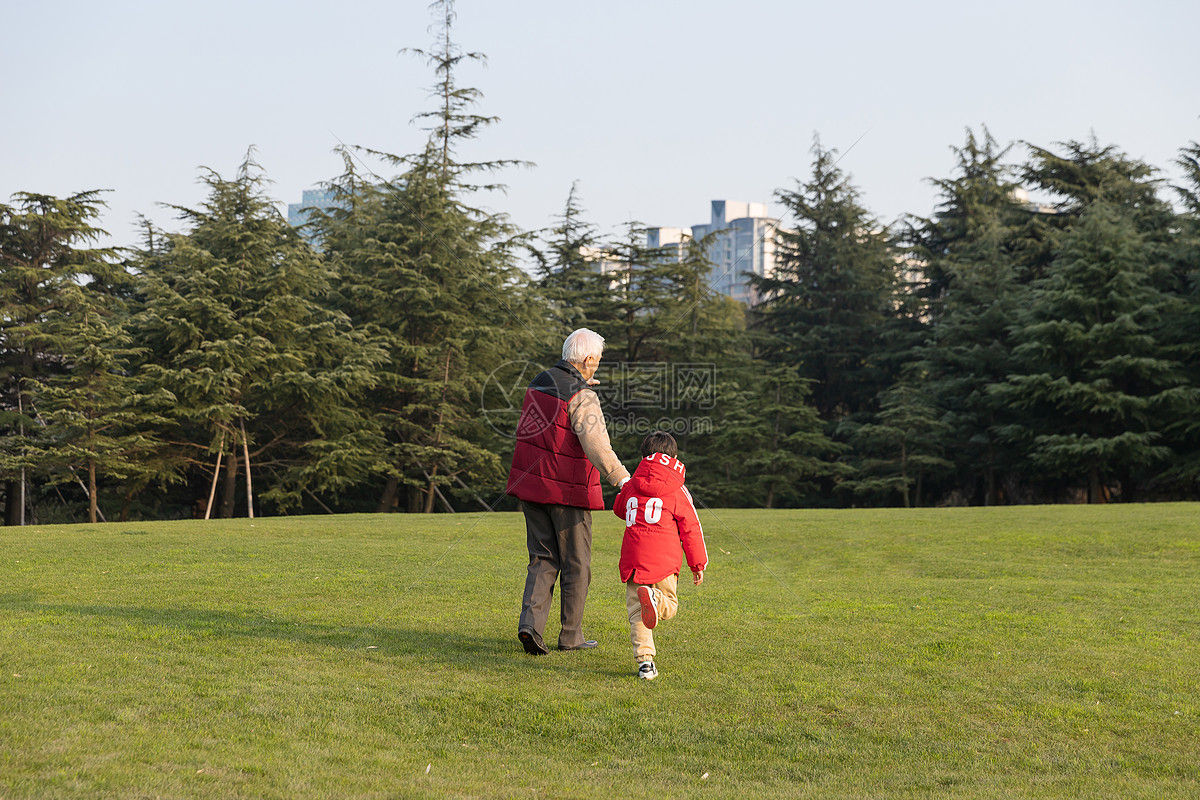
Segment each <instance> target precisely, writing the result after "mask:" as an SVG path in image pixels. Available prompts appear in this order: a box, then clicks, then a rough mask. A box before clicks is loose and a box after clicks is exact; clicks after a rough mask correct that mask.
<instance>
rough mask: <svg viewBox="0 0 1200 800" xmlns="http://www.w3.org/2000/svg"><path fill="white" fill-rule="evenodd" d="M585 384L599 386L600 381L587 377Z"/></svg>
mask: <svg viewBox="0 0 1200 800" xmlns="http://www.w3.org/2000/svg"><path fill="white" fill-rule="evenodd" d="M587 385H588V386H599V385H600V381H598V380H596V379H595V378H588V379H587Z"/></svg>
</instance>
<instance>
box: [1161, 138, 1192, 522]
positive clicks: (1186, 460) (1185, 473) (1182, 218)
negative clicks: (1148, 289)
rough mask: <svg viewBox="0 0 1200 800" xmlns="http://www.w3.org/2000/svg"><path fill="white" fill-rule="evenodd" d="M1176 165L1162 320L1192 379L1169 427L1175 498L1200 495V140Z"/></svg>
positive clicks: (1168, 476) (1169, 474)
mask: <svg viewBox="0 0 1200 800" xmlns="http://www.w3.org/2000/svg"><path fill="white" fill-rule="evenodd" d="M1175 164H1176V165H1177V166H1178V167H1179V168H1180V170H1181V171H1182V172H1183V181H1182V182H1181V183H1180V184H1179V185H1177V186H1175V187H1174V188H1175V191H1176V193H1177V195H1178V197H1179V201H1180V206H1181V212H1180V214H1179V216H1178V217H1177V219H1176V225H1175V228H1174V236H1173V237H1172V248H1171V252H1170V260H1171V279H1170V288H1171V303H1170V307H1169V309H1168V310H1167V312H1166V313H1165V314H1164V315H1163V320H1162V337H1163V341H1164V342H1165V344H1166V346H1167V347H1168V349H1169V352H1170V353H1171V354H1172V356H1173V357H1174V358H1175V359H1177V360H1178V361H1179V362H1180V364H1181V365H1182V368H1183V371H1184V375H1185V376H1186V383H1185V384H1184V385H1183V386H1181V387H1179V388H1178V389H1177V390H1176V392H1175V397H1174V398H1173V402H1172V404H1171V411H1170V419H1171V422H1170V424H1169V425H1168V427H1167V437H1168V442H1169V444H1170V445H1171V447H1172V448H1173V450H1174V451H1175V453H1176V458H1175V459H1174V461H1173V462H1172V464H1171V467H1170V468H1169V469H1168V470H1167V471H1166V472H1165V474H1164V475H1163V481H1162V482H1163V484H1164V485H1165V486H1166V487H1169V488H1170V489H1171V490H1172V491H1171V495H1170V496H1174V497H1180V496H1182V497H1189V498H1193V499H1194V498H1196V497H1197V496H1200V338H1197V336H1196V332H1197V331H1200V144H1198V143H1196V142H1193V143H1191V144H1190V145H1189V146H1188V147H1185V148H1183V149H1182V150H1181V151H1180V154H1179V157H1178V158H1177V159H1176V161H1175Z"/></svg>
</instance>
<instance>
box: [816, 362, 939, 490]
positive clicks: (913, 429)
mask: <svg viewBox="0 0 1200 800" xmlns="http://www.w3.org/2000/svg"><path fill="white" fill-rule="evenodd" d="M845 425H846V427H847V429H848V432H849V435H848V437H847V438H848V439H849V442H850V447H851V448H852V449H853V452H854V453H855V454H856V456H858V458H857V459H856V464H855V466H856V468H857V469H856V473H855V475H854V476H853V478H851V479H849V480H847V481H845V482H844V483H843V484H842V485H841V486H840V487H839V488H840V489H842V490H843V491H848V492H850V493H852V494H853V495H854V496H856V497H858V498H864V497H865V498H872V499H873V500H875V502H874V503H872V505H876V504H880V505H883V504H888V503H889V502H890V500H891V498H892V497H894V495H895V494H896V493H899V494H900V497H901V499H902V501H903V503H904V507H905V508H911V507H912V506H913V505H914V504H915V505H917V506H920V505H921V504H922V499H923V494H924V487H925V478H926V476H927V475H930V474H937V473H939V472H945V471H946V470H947V469H948V468H949V467H951V466H953V464H952V462H951V461H949V460H947V459H945V458H943V457H942V455H941V454H942V452H944V443H945V440H946V435H947V433H948V432H949V431H950V425H949V424H948V423H946V422H944V421H943V420H942V419H940V418H939V413H938V409H937V408H936V407H935V406H934V404H933V402H932V401H931V398H930V396H929V394H928V393H927V392H926V391H925V390H924V388H923V387H921V386H920V385H918V384H917V383H915V382H901V383H898V384H896V385H895V386H893V387H892V388H890V389H888V390H886V391H885V392H883V393H882V394H881V395H880V410H879V414H878V422H871V423H867V424H863V425H859V424H855V423H854V422H852V421H847V422H846V423H845Z"/></svg>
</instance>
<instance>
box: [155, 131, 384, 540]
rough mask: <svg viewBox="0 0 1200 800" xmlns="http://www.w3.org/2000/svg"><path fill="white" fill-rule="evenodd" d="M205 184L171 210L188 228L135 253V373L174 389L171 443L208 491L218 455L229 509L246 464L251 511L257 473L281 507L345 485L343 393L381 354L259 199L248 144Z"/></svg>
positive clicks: (312, 256)
mask: <svg viewBox="0 0 1200 800" xmlns="http://www.w3.org/2000/svg"><path fill="white" fill-rule="evenodd" d="M204 182H205V183H206V184H207V185H208V187H209V195H208V198H207V200H206V201H205V203H204V204H203V205H202V206H201V207H200V208H199V209H194V210H193V209H187V208H178V209H177V210H178V211H179V212H180V214H181V215H182V217H183V219H184V220H185V221H186V222H187V223H188V230H187V231H186V232H185V233H182V234H163V235H160V236H159V237H158V242H157V243H155V244H154V245H153V246H152V247H150V248H148V249H146V250H145V251H143V252H142V253H140V254H139V257H138V259H137V261H136V265H137V268H138V271H139V272H140V275H141V286H140V290H141V294H142V308H141V310H140V312H139V314H138V316H137V319H136V328H137V330H138V332H139V336H140V340H139V343H140V344H141V345H142V346H144V347H146V348H147V350H148V353H149V355H148V357H147V362H146V363H145V364H144V366H143V369H142V373H143V374H144V375H145V376H147V377H148V378H149V379H150V380H152V381H153V382H154V383H155V384H156V385H157V386H159V387H161V388H162V389H165V390H167V391H170V392H171V393H172V394H173V395H174V396H175V398H176V405H175V410H174V418H175V429H174V430H173V431H172V432H171V439H172V440H173V441H176V442H179V443H181V444H180V448H181V450H180V457H181V458H184V459H186V461H187V463H188V464H190V467H191V472H192V477H191V481H190V482H191V483H192V484H193V485H194V486H195V487H196V488H197V490H199V489H200V488H201V487H203V491H204V493H205V495H206V496H211V492H210V491H209V481H207V480H203V479H201V478H200V474H201V473H205V472H209V471H210V469H211V470H212V474H213V477H212V482H211V485H212V486H213V487H215V486H216V481H217V472H219V470H220V468H221V465H222V463H223V465H224V469H225V473H224V484H223V490H222V501H221V506H220V511H219V513H220V515H221V516H225V517H228V516H231V515H232V514H233V513H234V503H235V496H236V493H237V492H238V484H239V480H238V476H239V472H241V473H242V474H244V476H245V484H246V493H245V494H246V496H245V499H246V503H247V513H248V514H250V515H251V516H253V514H254V510H255V504H254V490H253V481H252V478H253V476H254V475H258V477H259V491H258V493H257V495H258V497H259V498H260V499H261V500H263V501H267V502H272V503H274V504H275V505H276V507H277V508H279V509H287V508H289V507H293V506H296V505H298V504H299V503H300V502H301V496H302V495H303V494H306V493H307V494H309V495H311V494H313V493H316V492H320V491H324V490H331V489H336V488H339V487H341V486H344V485H345V483H346V481H347V480H348V478H347V475H346V474H345V473H346V471H348V470H349V471H350V472H351V474H352V471H353V468H354V467H353V465H352V464H348V463H347V462H351V461H352V459H351V458H349V457H347V455H346V453H353V452H355V450H356V448H357V446H358V445H357V442H358V440H359V439H360V438H361V437H362V436H363V432H362V431H363V427H364V424H365V423H364V422H363V421H362V420H361V419H359V418H358V417H356V416H355V415H354V413H353V404H352V402H351V401H352V398H353V397H355V396H356V395H357V394H358V393H360V392H361V391H364V390H365V389H366V388H368V387H370V386H372V385H373V384H374V381H375V379H374V375H373V372H374V369H373V368H374V364H375V362H376V361H377V360H378V358H379V357H380V356H379V354H378V353H377V352H376V350H375V349H374V348H373V347H372V346H371V345H370V344H369V343H367V342H365V341H364V340H363V337H362V336H361V335H359V334H358V333H356V332H354V331H353V330H351V328H350V326H349V322H348V320H347V319H346V318H345V317H344V316H342V315H341V314H338V313H336V312H333V311H330V310H327V309H326V308H325V307H324V302H325V297H326V295H327V293H328V291H329V289H330V285H331V280H332V274H331V273H330V272H329V270H328V269H327V268H326V267H325V266H324V265H323V264H322V262H321V259H320V258H319V257H318V255H317V254H316V253H314V252H313V250H312V249H311V247H310V246H309V245H308V243H307V241H305V239H304V238H303V237H302V236H301V234H300V233H299V232H298V231H296V230H295V229H293V228H292V227H291V226H289V225H288V224H287V222H286V220H284V219H283V217H282V216H281V215H280V213H279V211H278V209H277V208H276V206H275V204H274V202H273V201H272V200H271V199H270V198H269V197H267V195H266V194H265V191H264V186H265V182H266V178H265V177H264V176H263V174H262V172H261V169H260V168H259V167H258V165H257V164H256V163H255V162H254V161H253V158H252V156H251V155H250V154H248V155H247V157H246V160H245V161H244V162H243V164H242V165H241V167H240V168H239V169H238V173H237V176H236V177H235V178H234V179H232V180H227V179H225V178H222V177H221V176H220V175H219V174H218V173H216V172H214V171H212V170H209V171H207V172H206V174H205V177H204ZM214 457H215V461H216V463H215V465H214V466H213V467H211V468H210V466H209V464H210V463H212V462H210V460H209V459H210V458H214ZM264 485H265V490H264ZM200 502H201V504H204V503H203V500H202V499H201V500H200ZM205 505H206V504H205Z"/></svg>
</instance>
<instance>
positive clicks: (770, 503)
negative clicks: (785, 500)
mask: <svg viewBox="0 0 1200 800" xmlns="http://www.w3.org/2000/svg"><path fill="white" fill-rule="evenodd" d="M765 505H766V507H767V508H774V507H775V483H774V481H772V482H771V483H770V484H768V486H767V502H766V504H765Z"/></svg>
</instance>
